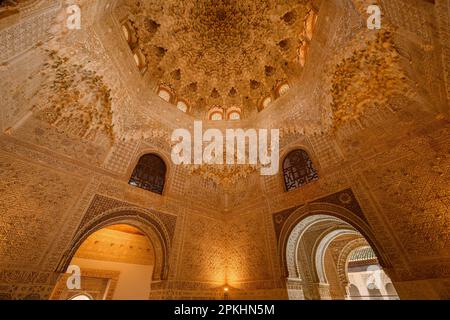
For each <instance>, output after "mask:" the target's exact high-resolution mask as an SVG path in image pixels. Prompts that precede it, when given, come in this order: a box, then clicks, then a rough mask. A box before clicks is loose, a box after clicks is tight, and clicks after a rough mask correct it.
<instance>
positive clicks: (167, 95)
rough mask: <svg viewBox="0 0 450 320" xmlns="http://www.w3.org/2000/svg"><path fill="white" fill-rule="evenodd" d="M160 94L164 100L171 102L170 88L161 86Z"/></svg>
mask: <svg viewBox="0 0 450 320" xmlns="http://www.w3.org/2000/svg"><path fill="white" fill-rule="evenodd" d="M158 96H159V97H160V98H161V99H163V100H164V101H167V102H170V101H171V100H172V92H170V91H169V89H166V88H164V87H160V88H159V90H158Z"/></svg>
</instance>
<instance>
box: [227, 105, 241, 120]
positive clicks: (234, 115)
mask: <svg viewBox="0 0 450 320" xmlns="http://www.w3.org/2000/svg"><path fill="white" fill-rule="evenodd" d="M227 119H228V120H241V108H238V107H230V108H228V109H227Z"/></svg>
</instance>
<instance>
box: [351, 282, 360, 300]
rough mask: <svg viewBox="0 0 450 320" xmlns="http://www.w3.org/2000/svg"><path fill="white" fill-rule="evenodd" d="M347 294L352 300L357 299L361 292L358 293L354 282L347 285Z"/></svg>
mask: <svg viewBox="0 0 450 320" xmlns="http://www.w3.org/2000/svg"><path fill="white" fill-rule="evenodd" d="M348 295H349V296H350V298H351V299H353V300H359V299H360V298H361V294H360V293H359V289H358V287H357V286H355V285H354V284H351V285H350V286H349V287H348Z"/></svg>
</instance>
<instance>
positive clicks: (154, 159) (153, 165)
mask: <svg viewBox="0 0 450 320" xmlns="http://www.w3.org/2000/svg"><path fill="white" fill-rule="evenodd" d="M166 171H167V168H166V164H165V163H164V161H163V160H162V159H161V158H160V157H158V156H157V155H155V154H146V155H144V156H142V157H141V158H140V159H139V162H138V164H137V165H136V168H134V171H133V174H132V175H131V178H130V181H129V184H130V185H132V186H135V187H138V188H141V189H144V190H148V191H151V192H154V193H158V194H162V193H163V189H164V183H165V178H166Z"/></svg>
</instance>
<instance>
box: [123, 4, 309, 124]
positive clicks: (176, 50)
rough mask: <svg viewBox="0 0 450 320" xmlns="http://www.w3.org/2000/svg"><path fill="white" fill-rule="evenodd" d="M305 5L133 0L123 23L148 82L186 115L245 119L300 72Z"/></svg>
mask: <svg viewBox="0 0 450 320" xmlns="http://www.w3.org/2000/svg"><path fill="white" fill-rule="evenodd" d="M309 2H310V1H307V0H303V1H301V0H284V1H275V0H267V1H265V0H214V1H212V0H186V1H178V0H147V1H133V2H132V5H131V7H129V8H131V9H130V11H131V14H130V15H129V24H130V26H131V27H132V29H133V32H134V33H135V36H136V38H137V40H136V47H137V48H138V49H139V50H140V52H141V53H142V54H143V55H144V56H145V60H146V64H147V70H146V72H149V73H150V75H151V78H152V79H155V80H156V82H157V83H158V84H160V85H163V86H166V87H169V88H170V89H171V91H172V92H173V93H174V94H175V95H176V97H177V99H182V100H184V101H186V102H187V104H188V105H189V106H190V110H191V113H192V114H194V115H197V116H200V117H204V116H205V115H206V114H207V112H208V110H210V109H211V108H212V107H214V106H220V107H223V108H224V109H227V108H229V107H233V106H234V107H239V108H242V113H243V115H246V114H251V113H253V112H256V111H257V110H258V107H259V105H260V103H261V101H262V99H264V98H265V97H268V96H273V94H274V90H275V89H276V88H277V87H278V86H279V85H281V84H283V83H285V82H287V81H292V80H293V79H295V77H296V76H297V75H298V73H299V72H300V71H301V64H300V48H301V46H302V44H304V43H305V41H306V39H305V37H304V29H305V19H306V17H307V16H308V14H310V13H311V6H310V5H308V3H309Z"/></svg>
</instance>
